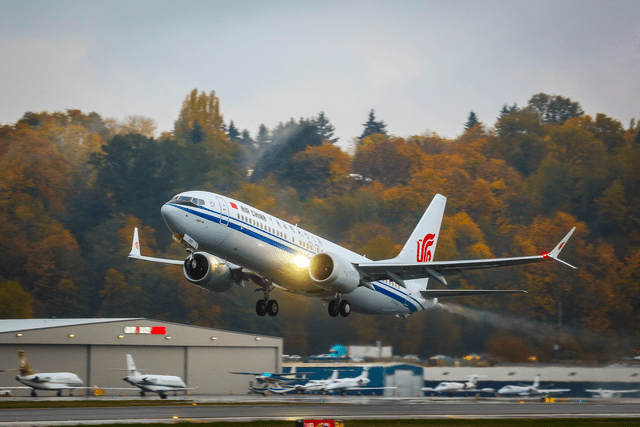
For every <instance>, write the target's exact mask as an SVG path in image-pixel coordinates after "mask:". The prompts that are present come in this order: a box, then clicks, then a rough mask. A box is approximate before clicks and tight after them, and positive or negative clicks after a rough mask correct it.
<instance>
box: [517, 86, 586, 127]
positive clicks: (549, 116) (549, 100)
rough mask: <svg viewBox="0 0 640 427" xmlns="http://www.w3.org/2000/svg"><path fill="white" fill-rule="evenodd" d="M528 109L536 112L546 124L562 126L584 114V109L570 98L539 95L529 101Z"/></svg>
mask: <svg viewBox="0 0 640 427" xmlns="http://www.w3.org/2000/svg"><path fill="white" fill-rule="evenodd" d="M527 109H528V110H530V111H533V112H535V113H536V114H537V115H538V117H540V120H542V121H543V122H544V123H554V124H562V123H564V122H566V121H567V120H569V119H571V118H573V117H580V116H582V115H583V114H584V111H583V110H582V107H580V104H579V103H577V102H572V101H571V99H570V98H564V97H562V96H559V95H547V94H546V93H538V94H536V95H533V96H532V97H531V99H529V104H528V106H527Z"/></svg>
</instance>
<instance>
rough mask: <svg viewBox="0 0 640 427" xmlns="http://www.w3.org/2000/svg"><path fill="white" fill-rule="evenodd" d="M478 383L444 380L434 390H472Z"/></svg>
mask: <svg viewBox="0 0 640 427" xmlns="http://www.w3.org/2000/svg"><path fill="white" fill-rule="evenodd" d="M475 389H476V384H474V383H472V382H466V383H460V382H453V381H452V382H442V383H440V384H438V385H437V386H436V387H435V388H434V389H433V391H436V392H443V391H470V390H475Z"/></svg>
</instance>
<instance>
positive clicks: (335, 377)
mask: <svg viewBox="0 0 640 427" xmlns="http://www.w3.org/2000/svg"><path fill="white" fill-rule="evenodd" d="M330 379H331V380H337V379H338V370H337V369H334V371H333V374H331V378H330Z"/></svg>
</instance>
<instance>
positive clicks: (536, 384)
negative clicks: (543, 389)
mask: <svg viewBox="0 0 640 427" xmlns="http://www.w3.org/2000/svg"><path fill="white" fill-rule="evenodd" d="M533 387H534V388H538V387H540V374H538V375H536V377H535V378H534V379H533Z"/></svg>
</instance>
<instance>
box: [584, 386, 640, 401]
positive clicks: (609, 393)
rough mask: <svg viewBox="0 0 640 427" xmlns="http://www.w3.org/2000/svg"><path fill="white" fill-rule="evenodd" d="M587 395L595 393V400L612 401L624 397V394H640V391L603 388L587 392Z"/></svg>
mask: <svg viewBox="0 0 640 427" xmlns="http://www.w3.org/2000/svg"><path fill="white" fill-rule="evenodd" d="M585 391H586V392H587V393H593V396H591V397H594V398H604V399H611V398H617V397H622V395H623V394H628V393H639V392H640V389H635V390H603V389H602V388H597V389H594V390H585Z"/></svg>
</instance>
